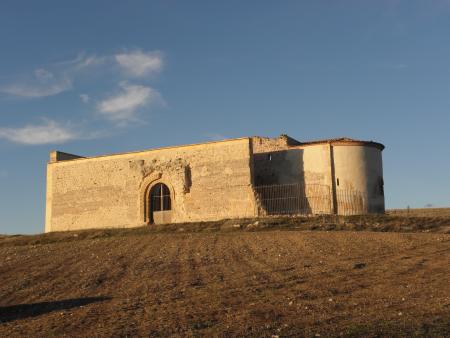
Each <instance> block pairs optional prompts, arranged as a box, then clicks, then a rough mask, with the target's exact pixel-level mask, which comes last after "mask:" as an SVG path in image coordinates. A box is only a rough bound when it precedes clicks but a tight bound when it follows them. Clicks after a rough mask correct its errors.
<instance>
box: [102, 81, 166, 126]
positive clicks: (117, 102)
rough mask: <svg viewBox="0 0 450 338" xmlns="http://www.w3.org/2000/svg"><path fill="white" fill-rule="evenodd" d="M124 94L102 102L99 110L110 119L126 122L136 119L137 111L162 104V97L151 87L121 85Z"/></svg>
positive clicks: (124, 83)
mask: <svg viewBox="0 0 450 338" xmlns="http://www.w3.org/2000/svg"><path fill="white" fill-rule="evenodd" d="M120 86H121V87H122V92H121V93H120V94H118V95H115V96H112V97H109V98H107V99H106V100H104V101H102V102H100V103H99V104H98V106H97V109H98V110H99V111H100V113H102V114H103V115H104V116H106V117H107V118H108V119H110V120H112V121H117V122H124V121H127V120H133V119H135V115H136V109H138V108H140V107H144V106H146V105H149V104H153V103H162V102H163V100H162V98H161V95H160V94H159V93H158V92H157V91H156V90H154V89H152V88H150V87H145V86H140V85H130V84H128V83H126V82H123V83H121V84H120Z"/></svg>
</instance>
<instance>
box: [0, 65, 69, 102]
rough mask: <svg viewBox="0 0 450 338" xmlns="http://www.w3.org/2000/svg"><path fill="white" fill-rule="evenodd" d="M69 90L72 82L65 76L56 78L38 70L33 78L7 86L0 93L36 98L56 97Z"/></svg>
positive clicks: (42, 70) (47, 72) (43, 70)
mask: <svg viewBox="0 0 450 338" xmlns="http://www.w3.org/2000/svg"><path fill="white" fill-rule="evenodd" d="M71 88H72V81H71V80H70V78H69V77H68V76H67V75H65V74H63V75H61V76H59V77H56V76H55V75H54V74H53V73H52V72H50V71H48V70H46V69H43V68H40V69H36V70H35V71H34V76H33V78H31V79H28V80H26V81H23V82H22V83H15V84H11V85H8V86H6V87H3V88H1V89H0V91H1V92H3V93H6V94H9V95H13V96H18V97H23V98H38V97H46V96H52V95H56V94H59V93H62V92H64V91H66V90H69V89H71Z"/></svg>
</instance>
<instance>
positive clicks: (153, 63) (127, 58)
mask: <svg viewBox="0 0 450 338" xmlns="http://www.w3.org/2000/svg"><path fill="white" fill-rule="evenodd" d="M115 60H116V61H117V63H118V64H119V65H120V66H121V67H122V68H123V69H124V70H125V72H126V73H127V74H128V75H131V76H133V77H142V76H146V75H152V74H155V73H159V72H160V71H161V70H162V68H163V55H162V53H161V52H159V51H155V52H143V51H141V50H135V51H132V52H129V53H121V54H116V55H115Z"/></svg>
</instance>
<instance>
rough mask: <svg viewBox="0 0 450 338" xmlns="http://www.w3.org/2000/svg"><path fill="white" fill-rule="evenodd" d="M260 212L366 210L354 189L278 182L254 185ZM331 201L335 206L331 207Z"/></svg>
mask: <svg viewBox="0 0 450 338" xmlns="http://www.w3.org/2000/svg"><path fill="white" fill-rule="evenodd" d="M255 193H256V197H257V202H258V209H259V214H260V215H323V214H333V213H334V212H335V211H334V209H336V213H338V214H339V215H358V214H364V213H366V211H367V203H366V202H365V199H364V198H363V197H364V196H363V195H362V194H361V193H360V192H358V191H354V190H348V189H337V190H336V192H335V193H334V194H332V191H331V189H330V187H329V186H327V185H319V184H310V185H305V184H282V185H262V186H256V187H255ZM333 205H335V208H333Z"/></svg>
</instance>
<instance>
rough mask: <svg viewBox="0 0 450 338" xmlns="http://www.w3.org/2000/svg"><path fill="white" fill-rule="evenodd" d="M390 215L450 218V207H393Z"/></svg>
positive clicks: (389, 212) (389, 211) (388, 212)
mask: <svg viewBox="0 0 450 338" xmlns="http://www.w3.org/2000/svg"><path fill="white" fill-rule="evenodd" d="M387 214H388V215H393V216H407V217H409V216H411V217H443V218H450V208H423V209H409V210H408V209H391V210H388V211H387Z"/></svg>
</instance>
